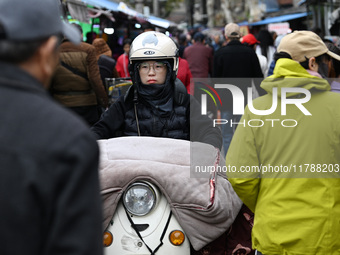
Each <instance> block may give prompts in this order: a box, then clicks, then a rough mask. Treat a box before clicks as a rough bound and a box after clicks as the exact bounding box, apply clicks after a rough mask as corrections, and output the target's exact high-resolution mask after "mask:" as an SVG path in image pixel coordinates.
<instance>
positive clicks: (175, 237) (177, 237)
mask: <svg viewBox="0 0 340 255" xmlns="http://www.w3.org/2000/svg"><path fill="white" fill-rule="evenodd" d="M169 239H170V242H171V243H172V244H173V245H175V246H179V245H181V244H182V243H184V240H185V235H184V233H183V232H182V231H180V230H174V231H172V232H171V233H170V235H169Z"/></svg>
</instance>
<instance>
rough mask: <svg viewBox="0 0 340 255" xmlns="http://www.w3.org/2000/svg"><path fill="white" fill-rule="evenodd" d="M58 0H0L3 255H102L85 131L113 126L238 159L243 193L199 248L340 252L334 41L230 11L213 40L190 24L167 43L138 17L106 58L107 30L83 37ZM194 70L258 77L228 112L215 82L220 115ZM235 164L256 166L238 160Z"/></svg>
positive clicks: (338, 54)
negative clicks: (120, 91)
mask: <svg viewBox="0 0 340 255" xmlns="http://www.w3.org/2000/svg"><path fill="white" fill-rule="evenodd" d="M57 3H58V2H57V1H55V0H44V1H39V0H26V1H24V2H23V1H21V0H2V1H0V66H1V68H0V91H1V93H0V103H1V104H2V105H3V107H2V108H0V116H1V117H2V120H3V123H4V125H2V128H1V129H0V130H1V131H0V135H1V137H2V142H3V143H2V145H0V163H1V166H2V169H1V170H2V171H1V178H0V180H1V182H2V185H1V192H0V196H1V198H2V199H1V201H2V202H3V207H2V210H1V211H0V215H1V217H0V222H1V226H2V227H3V229H4V231H2V232H3V234H1V240H2V241H1V242H2V244H3V245H1V246H0V253H1V254H29V255H31V254H32V255H33V254H35V255H38V254H66V253H67V252H66V251H68V250H72V254H98V255H100V254H102V252H103V251H102V228H101V223H102V222H101V221H102V218H101V217H102V215H101V212H102V208H101V202H100V192H99V179H98V172H97V171H98V160H99V151H98V146H97V143H96V140H95V138H97V139H110V138H114V137H119V136H154V137H168V138H174V139H184V140H191V141H198V142H203V143H207V144H210V145H212V146H214V147H215V148H216V149H218V150H221V151H222V152H223V154H222V155H223V156H222V157H224V156H225V157H226V165H227V166H231V167H235V169H236V171H230V172H227V176H228V178H229V180H230V183H231V184H232V185H233V188H234V190H235V191H236V193H237V194H238V196H239V197H240V199H241V200H242V201H243V203H244V205H243V207H242V209H241V211H240V213H239V215H238V217H237V220H236V221H235V224H234V225H233V228H231V229H229V230H228V232H226V233H225V234H224V235H222V236H221V237H220V238H218V239H217V240H216V241H215V242H213V243H211V244H209V245H208V246H207V247H209V251H210V254H216V255H217V254H228V255H229V254H230V255H231V254H240V253H242V252H243V253H244V254H254V253H255V250H256V254H258V255H261V254H264V255H267V254H274V255H279V254H306V255H312V254H337V251H338V250H340V242H339V241H338V238H337V233H338V232H339V230H340V223H339V220H338V219H337V215H338V214H339V213H340V206H339V204H340V197H339V194H340V190H339V189H340V188H339V186H340V179H339V172H340V166H339V160H340V145H339V144H340V141H339V139H340V138H339V137H340V129H339V127H340V117H339V116H340V115H339V114H338V110H339V109H340V95H339V93H334V92H339V91H340V86H339V84H340V82H339V80H338V79H339V76H340V49H339V48H338V47H337V46H336V45H335V44H334V43H330V42H328V43H326V42H324V41H322V38H320V36H319V35H317V34H315V33H314V32H312V31H295V32H293V33H290V34H288V35H284V36H280V35H278V36H277V37H276V39H274V38H273V35H272V34H271V33H270V32H269V31H268V30H266V29H263V30H260V31H259V33H258V34H257V35H256V36H255V35H254V34H251V33H249V34H247V35H245V36H243V35H242V33H241V30H240V27H239V26H238V25H237V24H234V23H229V24H227V25H226V26H225V28H224V34H223V35H224V39H225V41H224V43H223V44H222V43H220V42H218V41H217V38H214V39H216V41H214V43H212V44H211V45H209V43H208V41H209V40H208V38H207V37H206V36H205V35H204V34H203V33H202V32H201V31H198V32H197V33H195V34H193V40H192V41H191V40H188V38H187V36H186V35H185V36H184V35H182V36H180V37H179V38H180V40H179V41H177V42H178V43H180V45H181V46H180V47H177V46H176V43H175V42H174V41H173V40H172V39H171V38H170V37H169V36H167V35H165V34H163V33H160V32H156V31H154V30H155V28H154V27H151V28H149V27H148V28H147V27H145V28H144V29H145V32H143V33H141V34H140V35H139V36H137V37H136V38H135V39H134V40H133V41H132V40H131V39H126V40H124V43H123V47H124V53H123V54H122V55H121V56H120V57H119V58H118V59H117V62H116V61H115V60H114V59H113V56H112V51H111V49H110V47H109V45H108V44H107V42H106V41H105V40H104V39H103V38H91V44H89V43H85V42H81V38H82V31H81V28H80V26H79V25H73V26H71V25H69V24H67V23H66V22H64V21H62V20H61V18H60V17H61V16H62V15H61V13H60V12H59V9H60V6H58V4H57ZM8 10H11V11H10V12H9V11H8ZM37 16H39V20H40V21H41V22H36V17H37ZM147 30H148V31H147ZM13 31H15V32H13ZM27 31H30V32H29V33H28V32H27ZM219 39H220V37H219ZM175 40H176V39H175ZM275 42H277V44H275ZM179 48H180V51H179ZM151 50H152V52H153V55H149V54H145V52H148V51H151ZM180 54H183V58H181V57H180V56H179V55H180ZM269 74H271V75H270V76H269ZM113 77H117V78H118V77H128V78H131V80H132V83H133V84H132V86H131V87H130V89H129V90H128V92H127V94H126V95H123V96H121V97H120V98H119V99H118V100H117V101H116V102H115V103H114V104H113V105H111V106H109V105H108V94H107V91H106V89H105V79H106V78H113ZM195 78H220V79H224V81H226V83H230V84H233V85H235V86H237V87H238V89H239V90H240V91H242V93H243V95H244V97H245V98H247V93H248V90H247V88H249V87H252V86H254V87H255V88H256V90H257V92H258V94H259V98H257V99H255V100H254V101H253V102H252V103H251V106H252V108H251V106H250V105H249V104H248V105H246V103H245V104H244V114H242V115H234V112H233V107H234V103H233V100H234V98H233V97H232V95H231V94H226V93H223V92H222V93H219V94H220V95H221V101H223V107H221V108H219V111H220V113H221V118H222V119H225V120H232V121H234V122H237V123H238V125H237V128H236V126H235V127H233V126H231V125H222V126H221V127H217V126H215V125H214V122H213V120H212V119H210V118H209V117H207V116H206V115H202V114H201V106H200V104H199V102H198V101H197V100H196V99H195V98H194V97H193V96H192V95H190V94H194V91H195V90H194V88H195V83H193V82H192V81H193V79H195ZM241 78H242V79H241ZM254 78H264V80H263V81H262V82H261V84H260V83H259V82H258V81H257V80H256V79H254ZM326 78H329V79H328V80H327V79H326ZM217 91H218V90H217ZM287 91H288V92H289V93H286V92H287ZM218 92H220V91H218ZM274 102H276V103H277V104H275V103H274ZM287 102H288V103H287ZM292 102H297V103H295V104H293V103H292ZM273 105H274V106H275V107H276V108H275V107H272V106H273ZM271 107H272V108H271ZM268 109H270V110H268ZM259 111H267V114H259ZM268 119H270V120H272V121H271V122H270V124H268ZM254 120H255V121H254ZM287 120H289V121H290V122H293V123H296V125H292V126H288V125H287V123H286V122H287ZM249 121H252V122H251V123H252V125H250V124H249ZM255 122H256V125H254V123H255ZM264 123H266V124H264ZM243 167H250V168H251V167H255V169H258V170H259V171H237V170H241V169H242V168H243ZM256 167H257V168H256ZM270 167H272V168H270ZM277 167H278V168H277ZM264 169H274V170H273V171H269V173H267V171H264ZM277 169H278V170H277ZM280 169H283V170H280ZM285 169H288V170H287V171H284V170H285ZM319 170H320V171H319ZM9 198H10V199H9ZM18 205H20V206H18ZM70 222H72V224H71V225H70ZM244 222H246V223H247V224H246V225H244ZM253 224H254V225H253ZM15 226H17V227H15ZM89 226H90V227H89ZM245 226H246V227H245ZM18 228H20V231H17V229H18ZM238 228H239V229H242V230H244V229H245V230H244V232H243V237H242V238H243V241H244V242H239V243H237V242H236V245H235V247H234V246H233V249H230V247H229V248H228V247H227V245H226V243H228V240H227V239H228V238H230V239H231V238H232V237H235V236H237V235H238V234H239V233H240V232H238V231H237V230H238ZM250 235H251V241H250ZM242 238H241V239H242ZM17 239H20V244H17V241H16V240H17ZM233 241H235V240H233ZM205 248H206V247H205ZM204 252H206V250H205V249H202V250H201V251H193V250H192V254H202V253H204Z"/></svg>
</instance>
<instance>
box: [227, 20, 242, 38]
mask: <svg viewBox="0 0 340 255" xmlns="http://www.w3.org/2000/svg"><path fill="white" fill-rule="evenodd" d="M224 34H225V36H226V37H230V38H241V31H240V27H239V25H237V24H235V23H229V24H228V25H226V26H225V28H224Z"/></svg>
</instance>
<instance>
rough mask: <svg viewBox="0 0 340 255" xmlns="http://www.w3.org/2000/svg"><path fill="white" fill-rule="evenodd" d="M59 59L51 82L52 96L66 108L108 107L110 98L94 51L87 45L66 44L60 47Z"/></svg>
mask: <svg viewBox="0 0 340 255" xmlns="http://www.w3.org/2000/svg"><path fill="white" fill-rule="evenodd" d="M60 60H61V61H62V62H61V64H59V65H58V67H57V69H56V72H55V75H54V77H53V79H52V83H51V89H50V90H51V93H52V95H53V97H54V98H55V99H56V100H57V101H59V102H60V103H61V104H63V105H65V106H67V107H77V106H91V105H98V104H99V105H101V106H102V107H104V108H106V107H107V106H108V96H107V93H106V91H105V87H104V85H103V83H102V80H101V77H100V73H99V66H98V62H97V56H96V51H95V48H94V47H93V46H92V45H90V44H87V43H81V44H80V45H74V44H72V43H70V42H68V41H65V42H63V43H62V44H61V47H60ZM63 63H65V64H66V65H67V66H70V67H71V68H73V69H75V70H76V71H74V70H72V69H70V68H68V67H65V65H64V66H63Z"/></svg>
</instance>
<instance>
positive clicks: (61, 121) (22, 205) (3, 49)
mask: <svg viewBox="0 0 340 255" xmlns="http://www.w3.org/2000/svg"><path fill="white" fill-rule="evenodd" d="M58 2H59V1H57V0H43V1H41V0H26V1H22V0H1V1H0V105H1V107H0V119H1V123H2V125H1V128H0V139H1V144H0V166H1V171H0V201H1V210H0V226H1V234H0V254H6V255H11V254H27V255H39V254H49V255H52V254H63V255H65V254H72V255H76V254H78V255H85V254H88V255H90V254H91V255H94V254H96V255H101V254H102V229H101V224H102V221H101V203H100V195H99V181H98V172H97V168H98V154H99V153H98V147H97V144H96V141H95V139H94V138H93V136H92V134H91V133H90V131H89V130H88V128H87V127H86V125H85V124H84V123H83V122H82V121H81V120H80V119H78V118H77V117H76V116H75V115H73V114H72V113H70V112H68V111H67V110H65V109H63V108H62V107H61V106H59V105H58V104H57V103H55V102H54V101H53V100H52V99H51V98H50V96H49V95H48V93H47V91H46V90H45V88H47V87H48V85H49V81H50V79H51V76H52V74H53V72H54V68H55V67H56V65H57V63H58V61H59V59H58V47H59V43H60V39H61V35H62V34H63V35H65V36H66V37H67V38H69V40H70V41H72V42H73V43H79V42H80V34H79V32H77V31H76V30H75V29H72V27H71V26H70V25H69V24H66V23H65V22H63V21H62V20H61V13H60V11H59V10H60V8H59V6H58Z"/></svg>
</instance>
